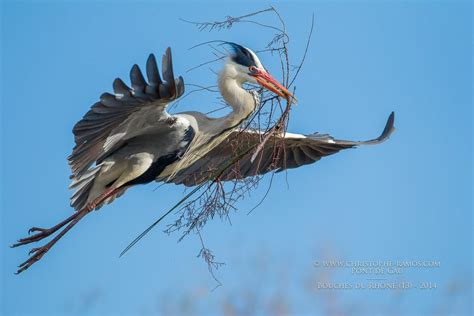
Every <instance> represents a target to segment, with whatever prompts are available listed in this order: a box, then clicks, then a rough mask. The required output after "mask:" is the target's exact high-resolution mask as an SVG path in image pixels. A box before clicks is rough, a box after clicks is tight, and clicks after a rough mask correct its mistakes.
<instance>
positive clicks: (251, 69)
mask: <svg viewBox="0 0 474 316" xmlns="http://www.w3.org/2000/svg"><path fill="white" fill-rule="evenodd" d="M249 70H250V72H251V73H253V74H255V73H257V72H258V69H257V67H255V66H250V67H249Z"/></svg>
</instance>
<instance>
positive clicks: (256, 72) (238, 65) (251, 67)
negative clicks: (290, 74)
mask: <svg viewBox="0 0 474 316" xmlns="http://www.w3.org/2000/svg"><path fill="white" fill-rule="evenodd" d="M225 44H227V45H229V47H230V48H231V54H230V56H229V59H228V61H227V64H226V66H227V70H228V72H231V73H232V76H233V77H234V78H235V79H236V80H237V81H239V82H240V83H245V82H249V83H254V84H258V85H260V86H262V87H264V88H265V89H267V90H270V91H272V92H274V93H276V94H277V95H279V96H281V97H283V98H285V99H287V100H291V101H293V100H294V96H293V94H291V93H290V92H289V91H288V89H286V88H285V87H284V86H283V85H282V84H281V83H279V82H278V81H277V80H276V79H275V78H273V77H272V76H271V75H270V74H269V73H268V71H267V70H266V69H265V67H263V65H262V63H261V62H260V59H259V58H258V57H257V54H255V53H254V52H253V51H252V50H251V49H250V48H247V47H244V46H241V45H239V44H236V43H232V42H225ZM229 68H230V69H229Z"/></svg>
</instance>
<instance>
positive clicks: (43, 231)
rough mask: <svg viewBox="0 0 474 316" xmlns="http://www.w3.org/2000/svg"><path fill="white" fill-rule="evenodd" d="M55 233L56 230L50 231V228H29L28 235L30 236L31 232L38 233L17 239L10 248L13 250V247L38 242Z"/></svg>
mask: <svg viewBox="0 0 474 316" xmlns="http://www.w3.org/2000/svg"><path fill="white" fill-rule="evenodd" d="M56 231H57V229H52V228H40V227H31V228H30V229H29V230H28V234H31V233H33V232H38V233H37V234H34V235H32V236H29V237H25V238H21V239H19V240H18V241H17V242H16V243H15V244H13V245H11V247H12V248H15V247H19V246H23V245H26V244H29V243H32V242H37V241H40V240H42V239H44V238H46V237H49V236H51V235H52V234H53V233H55V232H56Z"/></svg>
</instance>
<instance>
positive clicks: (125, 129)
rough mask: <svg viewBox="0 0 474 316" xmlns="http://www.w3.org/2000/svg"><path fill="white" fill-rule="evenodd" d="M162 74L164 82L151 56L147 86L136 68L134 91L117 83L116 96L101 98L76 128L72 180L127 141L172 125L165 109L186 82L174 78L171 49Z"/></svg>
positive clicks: (115, 85)
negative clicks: (163, 126)
mask: <svg viewBox="0 0 474 316" xmlns="http://www.w3.org/2000/svg"><path fill="white" fill-rule="evenodd" d="M162 74H163V80H162V78H161V77H160V74H159V72H158V67H157V64H156V59H155V56H154V55H153V54H151V55H150V56H149V57H148V60H147V63H146V75H147V77H148V82H146V81H145V78H144V77H143V74H142V72H141V71H140V68H139V67H138V66H137V65H134V66H133V67H132V69H131V71H130V80H131V84H132V87H131V88H130V87H128V86H127V85H126V84H125V83H124V82H123V81H122V80H121V79H120V78H117V79H115V81H114V83H113V89H114V94H110V93H104V94H102V95H101V96H100V101H99V102H97V103H95V104H94V105H93V106H92V107H91V109H90V110H89V112H87V113H86V114H85V115H84V117H83V118H82V120H80V121H79V122H78V123H77V124H76V125H75V126H74V129H73V133H74V137H75V141H76V146H75V147H74V149H73V151H72V154H71V155H70V156H69V157H68V160H69V165H70V167H71V169H72V173H73V177H80V176H81V175H82V174H83V173H84V172H85V171H86V170H87V169H88V168H89V167H90V166H91V165H92V164H93V163H94V162H96V163H100V161H101V160H103V159H105V158H106V157H107V156H108V155H109V154H110V153H112V152H113V151H114V150H116V149H117V148H119V147H120V146H121V145H122V144H123V143H124V141H126V140H127V139H130V138H132V137H135V136H137V135H140V134H142V133H144V132H146V131H147V130H149V129H152V128H153V126H155V125H157V124H166V123H168V124H170V123H171V122H172V121H173V120H171V119H170V118H171V117H170V115H169V114H168V113H167V112H166V106H167V105H168V103H170V102H171V101H173V100H175V99H177V98H179V97H180V96H181V95H182V94H183V93H184V82H183V78H182V77H181V76H180V77H179V78H176V79H175V78H174V74H173V63H172V59H171V49H170V48H168V49H167V50H166V53H165V54H164V55H163V62H162Z"/></svg>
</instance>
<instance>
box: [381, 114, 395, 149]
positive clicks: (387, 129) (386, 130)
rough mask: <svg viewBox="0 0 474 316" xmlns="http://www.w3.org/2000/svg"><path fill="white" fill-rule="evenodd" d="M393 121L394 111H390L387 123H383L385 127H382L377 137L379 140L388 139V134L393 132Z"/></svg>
mask: <svg viewBox="0 0 474 316" xmlns="http://www.w3.org/2000/svg"><path fill="white" fill-rule="evenodd" d="M394 123H395V112H393V111H392V113H390V115H389V117H388V119H387V123H386V124H385V128H384V129H383V132H382V134H380V136H379V137H378V138H377V140H378V141H379V142H383V141H384V140H386V139H388V138H389V137H390V135H391V134H392V133H393V131H395V126H394Z"/></svg>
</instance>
